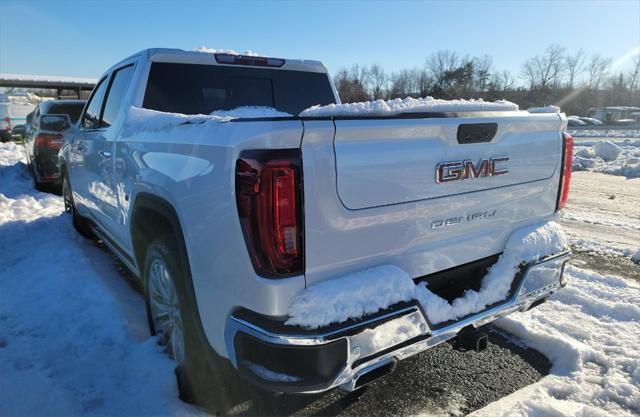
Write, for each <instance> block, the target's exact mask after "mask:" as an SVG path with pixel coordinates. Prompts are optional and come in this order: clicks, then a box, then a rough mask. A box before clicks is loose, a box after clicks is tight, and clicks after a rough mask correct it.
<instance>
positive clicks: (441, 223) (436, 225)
mask: <svg viewBox="0 0 640 417" xmlns="http://www.w3.org/2000/svg"><path fill="white" fill-rule="evenodd" d="M497 212H498V210H493V211H480V212H478V213H473V214H469V215H467V216H459V217H450V218H448V219H442V220H436V221H433V222H431V229H440V228H442V227H447V226H453V225H456V224H460V223H464V222H474V221H476V220H483V219H488V218H490V217H493V216H495V215H496V213H497Z"/></svg>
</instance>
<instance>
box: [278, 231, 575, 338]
mask: <svg viewBox="0 0 640 417" xmlns="http://www.w3.org/2000/svg"><path fill="white" fill-rule="evenodd" d="M567 248H568V243H567V238H566V236H565V234H564V232H563V230H562V228H561V227H560V226H559V225H558V224H557V223H555V222H547V223H542V224H538V225H534V226H529V227H524V228H521V229H518V230H516V231H515V232H514V233H513V234H512V235H511V237H510V238H509V240H508V241H507V243H506V245H505V249H504V251H503V253H502V255H501V256H500V258H499V259H498V261H497V262H496V263H495V264H494V265H493V266H492V267H491V268H490V269H489V271H488V272H487V274H486V275H485V276H484V278H483V279H482V283H481V287H480V290H479V291H474V290H468V291H467V292H465V294H464V296H462V297H459V298H457V299H455V300H454V301H453V302H452V303H449V302H448V301H447V300H445V299H443V298H441V297H440V296H438V295H436V294H435V293H433V292H431V291H430V290H429V288H428V285H427V283H420V284H419V285H414V282H413V280H412V279H411V277H410V276H409V275H408V274H407V273H406V272H404V271H403V270H401V269H400V268H398V267H395V266H392V265H384V266H380V267H377V268H372V269H369V270H366V271H361V272H357V273H353V274H349V275H346V276H343V277H340V278H335V279H332V280H328V281H324V282H321V283H318V284H314V285H311V286H309V287H308V288H307V289H306V290H305V291H303V292H301V293H300V294H299V295H298V296H296V298H294V300H293V301H292V303H291V305H290V307H289V320H288V321H287V322H286V324H288V325H299V326H303V327H306V328H312V329H314V328H318V327H323V326H327V325H329V324H332V323H342V322H344V321H346V320H348V319H358V318H361V317H364V316H366V315H368V314H373V313H375V312H377V311H380V310H384V309H386V308H388V307H390V306H392V305H394V304H396V303H399V302H403V301H410V300H417V301H418V302H419V303H420V304H421V306H422V308H423V310H424V311H425V312H426V315H427V318H428V319H429V321H430V323H431V324H438V323H443V322H446V321H450V320H456V319H459V318H461V317H465V316H468V315H470V314H474V313H478V312H481V311H483V310H485V309H486V308H487V307H488V306H490V305H492V304H494V303H497V302H500V301H503V300H505V299H506V298H507V297H508V295H509V292H510V290H511V285H512V282H513V279H514V277H515V276H516V274H517V273H518V271H519V270H520V267H521V266H522V265H525V264H530V263H535V262H536V261H539V260H540V259H543V258H545V257H549V256H551V255H555V254H558V253H561V252H564V251H566V250H567ZM561 266H562V265H561V264H560V265H549V266H547V268H556V270H557V275H554V274H553V273H551V274H550V273H544V272H542V271H541V269H540V268H543V266H540V267H537V268H532V269H531V270H530V271H529V275H531V279H529V280H528V283H527V280H525V284H524V285H523V287H522V288H523V291H524V293H527V294H529V293H533V294H535V292H540V293H541V294H542V292H543V291H545V290H547V289H549V288H550V287H549V285H553V284H554V282H553V280H554V279H555V280H556V282H557V281H558V280H559V278H560V277H559V275H560V271H561ZM536 270H537V271H536ZM554 273H555V270H554ZM536 274H537V275H538V276H540V277H542V278H535V277H536ZM550 276H551V278H549V277H550ZM541 280H542V282H540V281H541ZM545 280H550V281H551V282H547V281H545ZM527 286H528V287H527ZM522 295H523V296H524V294H522ZM534 298H535V296H534ZM534 298H532V300H533V299H534Z"/></svg>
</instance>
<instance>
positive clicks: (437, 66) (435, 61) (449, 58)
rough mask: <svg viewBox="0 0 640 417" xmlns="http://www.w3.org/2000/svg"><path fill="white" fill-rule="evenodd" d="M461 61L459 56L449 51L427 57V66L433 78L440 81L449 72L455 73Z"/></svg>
mask: <svg viewBox="0 0 640 417" xmlns="http://www.w3.org/2000/svg"><path fill="white" fill-rule="evenodd" d="M459 61H460V58H459V57H458V54H456V53H455V52H453V51H449V50H442V51H437V52H435V53H433V54H431V55H429V56H428V57H427V60H426V62H425V65H426V67H427V70H429V72H430V73H431V76H432V77H433V78H434V79H436V80H440V79H441V78H442V77H443V76H444V74H445V73H446V72H448V71H453V70H454V69H455V68H456V67H457V66H458V63H459Z"/></svg>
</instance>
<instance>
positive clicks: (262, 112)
mask: <svg viewBox="0 0 640 417" xmlns="http://www.w3.org/2000/svg"><path fill="white" fill-rule="evenodd" d="M210 116H217V117H224V118H230V119H259V118H262V117H292V116H293V115H291V114H289V113H285V112H282V111H278V110H276V109H274V108H273V107H263V106H242V107H236V108H235V109H232V110H216V111H214V112H213V113H211V114H210Z"/></svg>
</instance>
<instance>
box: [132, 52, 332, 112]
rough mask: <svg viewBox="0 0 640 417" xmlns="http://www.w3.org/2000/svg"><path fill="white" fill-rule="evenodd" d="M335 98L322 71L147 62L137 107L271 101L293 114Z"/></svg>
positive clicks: (203, 108) (206, 108) (228, 106)
mask: <svg viewBox="0 0 640 417" xmlns="http://www.w3.org/2000/svg"><path fill="white" fill-rule="evenodd" d="M331 103H335V99H334V96H333V90H332V89H331V84H330V83H329V78H328V76H327V74H320V73H313V72H302V71H289V70H281V69H268V68H247V67H231V66H228V67H227V66H217V65H197V64H175V63H159V62H156V63H153V64H152V66H151V72H150V74H149V80H148V82H147V89H146V92H145V97H144V104H143V107H144V108H146V109H151V110H157V111H163V112H170V113H184V114H209V113H212V112H214V111H216V110H232V109H235V108H237V107H243V106H264V107H273V108H275V109H276V110H279V111H282V112H286V113H290V114H292V115H298V114H299V113H300V112H301V111H302V110H304V109H306V108H308V107H311V106H314V105H317V104H319V105H326V104H331Z"/></svg>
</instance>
